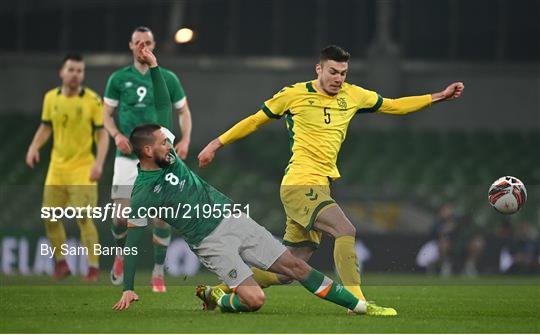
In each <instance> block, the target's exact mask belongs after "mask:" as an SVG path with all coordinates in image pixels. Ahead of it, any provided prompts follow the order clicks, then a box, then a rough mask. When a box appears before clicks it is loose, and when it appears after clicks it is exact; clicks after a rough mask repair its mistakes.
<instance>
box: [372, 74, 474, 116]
mask: <svg viewBox="0 0 540 335" xmlns="http://www.w3.org/2000/svg"><path fill="white" fill-rule="evenodd" d="M464 88H465V86H464V85H463V83H461V82H456V83H452V84H450V85H449V86H448V87H446V88H445V89H444V90H443V91H441V92H437V93H433V94H425V95H419V96H409V97H403V98H398V99H388V98H383V100H382V104H381V106H380V108H379V109H378V111H379V112H381V113H386V114H397V115H402V114H409V113H412V112H416V111H419V110H421V109H422V108H425V107H427V106H429V105H431V104H433V103H437V102H442V101H448V100H453V99H457V98H459V97H460V96H461V94H462V93H463V89H464Z"/></svg>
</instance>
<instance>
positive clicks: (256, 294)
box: [236, 285, 265, 312]
mask: <svg viewBox="0 0 540 335" xmlns="http://www.w3.org/2000/svg"><path fill="white" fill-rule="evenodd" d="M236 294H238V297H239V298H240V301H242V303H243V304H244V305H245V306H246V307H247V308H248V309H249V310H250V311H253V312H254V311H257V310H259V309H260V308H261V307H262V306H263V304H264V299H265V296H264V292H263V290H262V289H261V288H260V287H259V286H251V285H250V286H247V285H246V286H244V285H241V286H238V287H237V289H236Z"/></svg>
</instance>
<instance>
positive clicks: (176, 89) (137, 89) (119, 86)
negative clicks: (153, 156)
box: [104, 65, 186, 158]
mask: <svg viewBox="0 0 540 335" xmlns="http://www.w3.org/2000/svg"><path fill="white" fill-rule="evenodd" d="M161 70H162V74H163V77H164V79H165V83H166V84H167V88H168V90H169V95H170V98H171V103H172V105H173V106H174V108H181V107H183V106H184V104H185V102H186V97H185V93H184V89H183V88H182V84H181V83H180V81H179V80H178V77H177V76H176V75H175V74H174V73H173V72H171V71H169V70H166V69H163V68H161ZM104 100H105V103H107V104H108V105H109V106H112V107H116V108H117V110H118V129H119V130H120V131H121V132H122V134H124V135H125V136H127V137H129V135H130V134H131V132H132V131H133V129H134V128H135V127H137V126H140V125H142V124H146V123H158V122H157V121H158V119H157V114H156V108H155V104H154V89H153V85H152V79H151V77H150V71H147V72H146V73H145V74H144V75H143V74H142V73H140V72H139V71H138V70H137V69H136V68H135V67H134V66H133V65H129V66H126V67H124V68H122V69H120V70H118V71H116V72H114V73H113V74H112V75H111V76H110V77H109V81H108V82H107V86H106V88H105V94H104ZM169 113H171V112H169ZM166 119H167V124H162V126H164V127H166V128H168V129H172V113H171V115H170V116H168V117H167V118H166ZM116 155H117V156H119V155H123V154H122V153H121V152H120V150H118V149H117V150H116ZM129 157H132V158H136V157H135V155H130V156H129Z"/></svg>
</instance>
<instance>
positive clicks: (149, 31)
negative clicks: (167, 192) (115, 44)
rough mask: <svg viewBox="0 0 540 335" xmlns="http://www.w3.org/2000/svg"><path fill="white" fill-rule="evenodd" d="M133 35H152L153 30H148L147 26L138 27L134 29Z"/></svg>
mask: <svg viewBox="0 0 540 335" xmlns="http://www.w3.org/2000/svg"><path fill="white" fill-rule="evenodd" d="M133 33H150V34H153V33H152V30H150V28H148V27H146V26H138V27H137V28H135V29H133ZM133 33H131V35H133Z"/></svg>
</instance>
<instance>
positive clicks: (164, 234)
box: [103, 27, 191, 292]
mask: <svg viewBox="0 0 540 335" xmlns="http://www.w3.org/2000/svg"><path fill="white" fill-rule="evenodd" d="M140 44H144V45H145V46H146V47H147V48H149V49H150V50H153V49H154V47H155V45H156V43H155V41H154V36H153V34H152V31H151V30H150V29H149V28H147V27H138V28H136V29H135V30H134V31H133V33H132V35H131V41H130V42H129V48H130V49H131V51H132V53H133V64H132V65H129V66H126V67H124V68H122V69H120V70H118V71H116V72H114V73H113V74H112V75H111V76H110V77H109V81H108V83H107V87H106V89H105V94H104V101H105V108H104V111H103V123H104V126H105V128H106V129H107V131H108V132H109V134H110V135H111V136H112V137H113V138H114V141H115V143H116V147H117V150H116V157H115V161H114V176H113V186H112V190H111V198H112V199H113V201H114V202H115V203H116V204H118V205H120V206H122V207H127V206H129V204H130V200H129V198H130V194H131V190H132V187H133V183H134V182H135V178H136V177H137V163H138V160H137V157H136V156H135V155H134V154H133V152H132V148H131V146H130V144H129V140H128V138H127V136H129V134H131V132H132V131H133V129H134V128H135V127H137V126H139V125H141V124H147V123H159V124H160V125H162V126H165V127H167V128H169V129H172V115H171V110H170V109H169V110H166V111H165V110H164V111H163V113H164V115H162V116H161V117H162V119H159V117H160V116H158V115H157V113H156V109H155V107H154V99H155V98H154V89H153V86H152V80H151V78H150V73H149V72H148V66H147V65H146V64H144V63H142V62H141V61H140V60H138V59H137V57H136V54H135V53H136V46H137V45H140ZM162 73H163V77H164V80H165V83H166V85H167V88H168V92H169V100H170V102H171V103H172V106H173V107H174V110H175V111H176V112H177V113H178V114H179V122H180V129H181V131H182V139H181V140H180V142H178V144H177V145H176V147H175V150H176V153H177V154H178V156H180V158H182V159H185V158H186V155H187V152H188V146H189V141H190V137H191V114H190V111H189V107H188V103H187V99H186V96H185V94H184V90H183V88H182V85H181V84H180V81H179V80H178V77H177V76H176V75H175V74H174V73H172V72H171V71H168V70H165V69H162ZM116 110H117V111H118V126H117V124H116V123H115V121H114V119H113V116H112V115H113V113H114V111H116ZM126 230H127V221H126V220H125V219H123V218H114V219H113V226H112V234H113V236H114V238H115V240H116V244H117V246H119V247H123V246H124V243H125V238H126ZM170 239H171V228H170V227H169V226H168V225H167V224H166V223H164V222H162V221H161V220H158V219H156V220H154V229H153V238H152V241H153V244H154V263H155V264H154V270H153V271H152V290H153V291H154V292H165V291H166V287H165V281H164V263H165V256H166V254H167V247H168V245H169V243H170ZM122 280H123V257H122V255H117V256H116V257H115V260H114V264H113V268H112V270H111V281H112V282H113V284H115V285H120V284H122Z"/></svg>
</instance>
